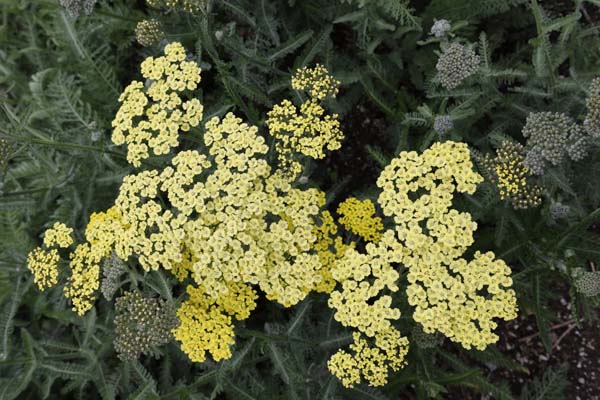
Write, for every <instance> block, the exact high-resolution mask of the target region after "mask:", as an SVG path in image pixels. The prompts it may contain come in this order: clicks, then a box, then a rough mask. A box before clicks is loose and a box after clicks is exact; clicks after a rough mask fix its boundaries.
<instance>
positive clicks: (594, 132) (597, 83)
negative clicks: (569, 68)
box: [583, 78, 600, 138]
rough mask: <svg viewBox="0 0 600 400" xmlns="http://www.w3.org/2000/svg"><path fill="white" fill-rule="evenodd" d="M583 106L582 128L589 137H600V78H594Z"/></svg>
mask: <svg viewBox="0 0 600 400" xmlns="http://www.w3.org/2000/svg"><path fill="white" fill-rule="evenodd" d="M585 105H586V107H587V114H586V116H585V120H584V121H583V126H584V128H585V130H586V131H587V134H588V135H590V136H591V137H594V138H598V137H600V78H596V79H594V80H593V81H592V84H591V85H590V95H589V96H588V98H587V100H586V102H585Z"/></svg>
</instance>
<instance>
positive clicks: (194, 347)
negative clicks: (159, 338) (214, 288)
mask: <svg viewBox="0 0 600 400" xmlns="http://www.w3.org/2000/svg"><path fill="white" fill-rule="evenodd" d="M206 292H207V291H206V289H203V288H195V287H193V286H188V288H187V293H188V295H189V299H188V300H187V301H185V302H184V303H183V304H182V305H181V307H180V308H179V309H178V310H177V317H178V318H179V321H180V323H179V325H178V326H177V327H176V328H175V329H174V330H173V334H174V335H175V338H176V339H177V340H179V341H180V342H181V348H182V350H183V351H184V352H185V353H186V354H187V355H188V356H189V358H190V360H192V361H194V362H203V361H204V360H206V353H207V352H208V353H210V355H211V356H212V358H213V359H214V360H215V361H219V360H223V359H227V358H230V357H231V349H230V346H231V345H232V344H233V343H234V342H235V340H234V332H233V322H232V318H236V319H237V320H244V319H246V318H248V317H249V316H250V312H251V311H252V310H253V309H254V308H255V307H256V298H257V295H256V292H255V291H254V290H253V289H252V288H250V287H249V286H247V285H245V284H242V283H240V284H230V285H229V287H228V291H227V292H226V293H224V294H222V295H220V296H219V297H217V298H214V297H212V296H208V295H207V294H206Z"/></svg>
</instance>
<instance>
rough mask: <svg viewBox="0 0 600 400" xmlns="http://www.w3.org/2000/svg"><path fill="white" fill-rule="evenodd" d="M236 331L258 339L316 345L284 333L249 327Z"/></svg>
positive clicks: (240, 334) (244, 335)
mask: <svg viewBox="0 0 600 400" xmlns="http://www.w3.org/2000/svg"><path fill="white" fill-rule="evenodd" d="M237 333H238V334H239V336H242V337H255V338H258V339H263V340H273V341H277V342H296V343H302V344H305V345H307V346H316V345H317V343H315V342H313V341H311V340H304V339H297V338H292V337H289V336H285V335H270V334H268V333H264V332H260V331H255V330H251V329H238V330H237Z"/></svg>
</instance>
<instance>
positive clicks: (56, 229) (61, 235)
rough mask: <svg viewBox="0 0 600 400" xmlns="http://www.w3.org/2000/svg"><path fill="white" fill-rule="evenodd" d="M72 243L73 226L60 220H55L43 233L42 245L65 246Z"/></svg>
mask: <svg viewBox="0 0 600 400" xmlns="http://www.w3.org/2000/svg"><path fill="white" fill-rule="evenodd" d="M72 244H73V228H70V227H68V226H66V225H65V224H63V223H62V222H55V223H54V225H53V226H52V228H51V229H48V230H47V231H46V233H45V234H44V246H46V247H59V248H63V249H64V248H67V247H69V246H70V245H72Z"/></svg>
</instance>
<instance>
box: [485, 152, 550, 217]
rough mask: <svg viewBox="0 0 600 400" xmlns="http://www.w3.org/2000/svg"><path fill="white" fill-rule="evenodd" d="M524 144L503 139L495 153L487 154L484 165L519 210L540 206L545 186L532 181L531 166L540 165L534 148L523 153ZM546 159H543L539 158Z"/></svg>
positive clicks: (506, 197) (502, 193)
mask: <svg viewBox="0 0 600 400" xmlns="http://www.w3.org/2000/svg"><path fill="white" fill-rule="evenodd" d="M524 151H525V150H524V148H523V146H522V145H521V144H519V143H514V142H510V141H504V142H503V143H502V145H501V146H500V147H499V148H498V150H496V157H492V156H491V155H489V154H487V155H486V156H485V158H484V159H483V166H484V168H485V169H486V170H487V172H488V175H489V177H490V179H491V181H492V183H494V184H495V185H496V187H497V188H498V191H499V193H500V198H501V199H502V200H504V199H508V200H510V202H511V203H512V205H513V207H514V208H515V209H517V210H519V209H526V208H530V207H537V206H538V205H540V203H541V202H542V198H541V195H542V188H541V187H539V186H537V185H535V184H534V183H533V182H532V174H531V172H530V166H531V167H532V168H537V167H536V165H537V161H536V160H537V159H534V158H529V159H528V157H530V156H531V157H533V156H534V154H537V153H535V152H534V151H532V152H530V153H529V154H528V156H527V157H524V156H523V153H524ZM539 162H540V163H543V161H539Z"/></svg>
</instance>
